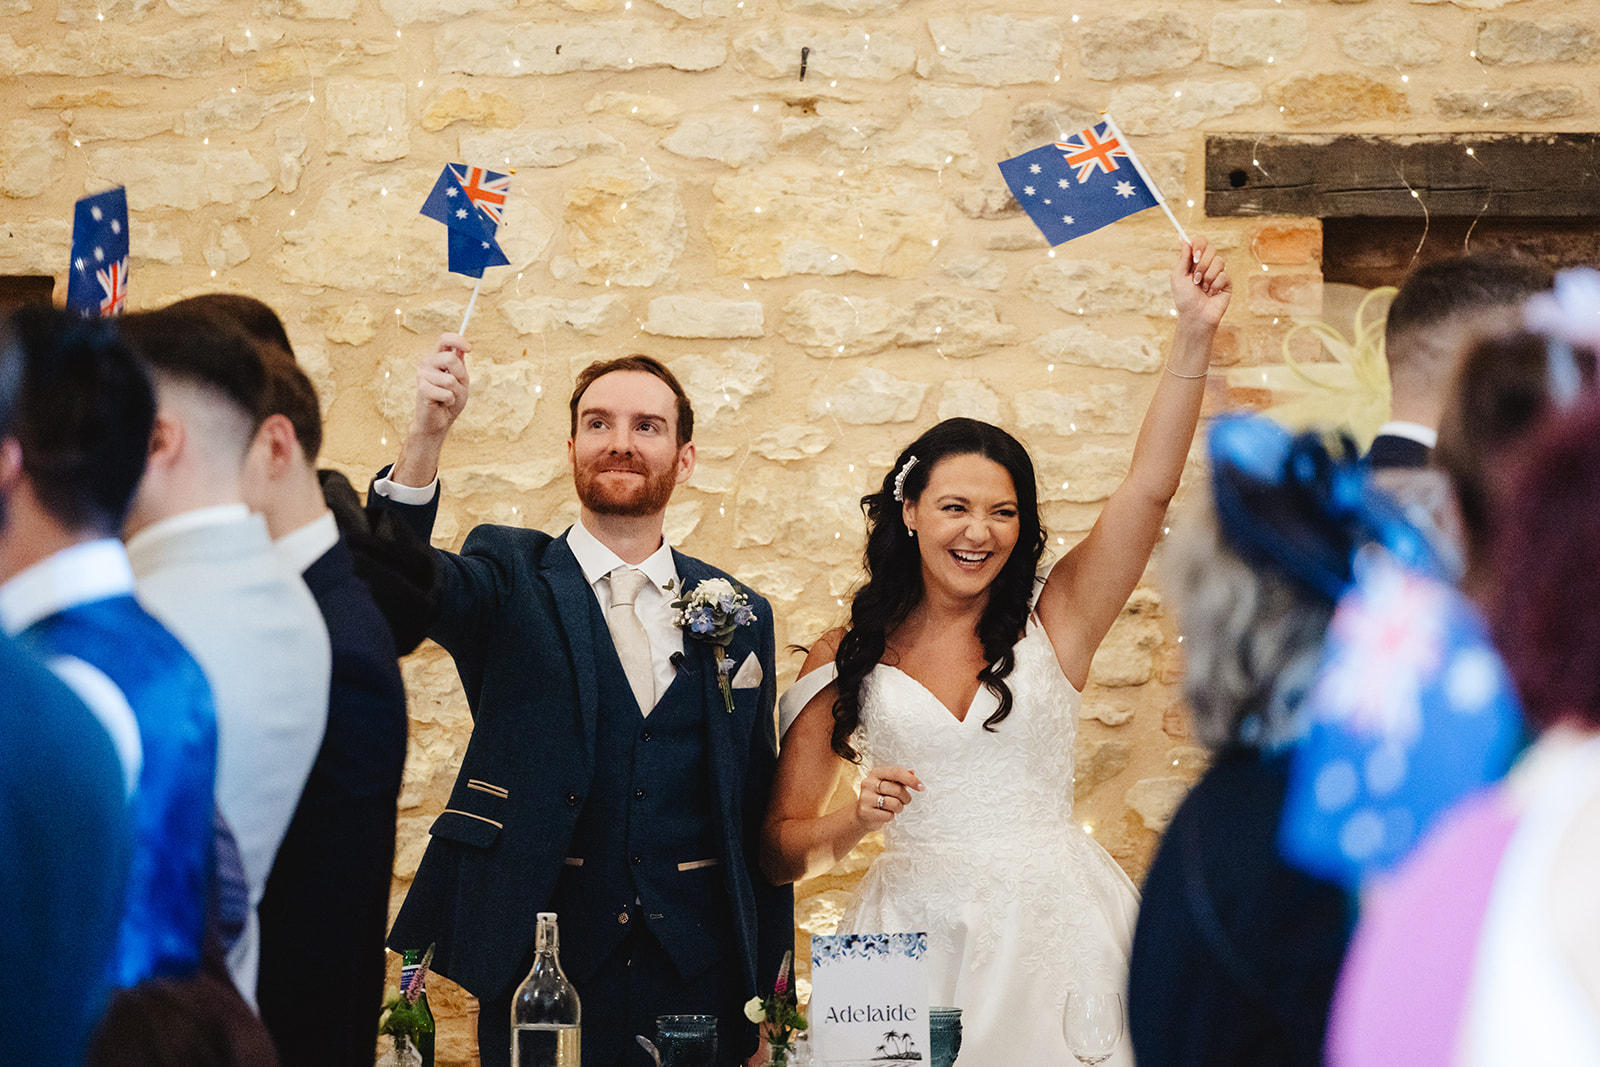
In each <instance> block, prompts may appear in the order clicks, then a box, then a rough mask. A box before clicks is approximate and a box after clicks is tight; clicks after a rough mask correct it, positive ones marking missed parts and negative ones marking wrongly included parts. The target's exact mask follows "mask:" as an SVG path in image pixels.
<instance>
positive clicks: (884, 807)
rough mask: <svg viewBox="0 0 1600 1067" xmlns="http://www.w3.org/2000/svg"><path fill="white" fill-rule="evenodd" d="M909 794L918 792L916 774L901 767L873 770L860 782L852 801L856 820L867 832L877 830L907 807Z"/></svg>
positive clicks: (919, 785) (909, 799)
mask: <svg viewBox="0 0 1600 1067" xmlns="http://www.w3.org/2000/svg"><path fill="white" fill-rule="evenodd" d="M913 791H916V792H918V793H920V792H922V780H921V779H920V778H918V777H917V772H916V771H912V770H908V769H906V768H905V767H874V768H872V769H871V770H870V771H868V772H867V776H866V777H865V778H863V779H862V780H861V792H860V793H859V794H858V795H857V797H856V819H857V820H858V821H860V822H861V823H863V824H865V825H866V826H867V827H868V828H869V829H873V830H878V829H881V828H883V827H884V826H885V825H887V824H888V823H889V821H890V820H892V819H893V818H894V817H895V816H896V815H899V814H900V813H901V812H902V811H905V810H906V805H907V804H910V803H911V794H912V792H913Z"/></svg>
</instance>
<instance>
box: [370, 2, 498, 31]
mask: <svg viewBox="0 0 1600 1067" xmlns="http://www.w3.org/2000/svg"><path fill="white" fill-rule="evenodd" d="M378 6H379V7H380V8H382V9H383V13H384V14H385V15H388V16H389V17H390V18H391V19H393V20H394V21H395V23H397V24H398V25H401V26H408V25H410V24H411V23H414V22H448V21H450V20H451V19H454V18H458V17H459V16H461V15H473V14H478V13H480V12H488V11H510V10H512V9H513V8H514V7H515V6H516V4H515V3H514V2H513V0H379V3H378Z"/></svg>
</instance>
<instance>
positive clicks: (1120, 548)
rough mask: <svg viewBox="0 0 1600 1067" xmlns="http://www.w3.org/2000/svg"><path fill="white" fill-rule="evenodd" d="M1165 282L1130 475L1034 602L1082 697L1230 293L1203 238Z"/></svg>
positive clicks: (1143, 545) (1196, 407)
mask: <svg viewBox="0 0 1600 1067" xmlns="http://www.w3.org/2000/svg"><path fill="white" fill-rule="evenodd" d="M1171 282H1172V300H1173V306H1174V307H1176V308H1177V311H1178V325H1177V333H1176V335H1175V336H1174V337H1173V341H1172V351H1171V352H1170V353H1169V354H1168V356H1167V365H1166V370H1165V371H1163V372H1162V374H1161V382H1160V383H1159V384H1158V385H1157V386H1156V392H1155V396H1154V397H1153V398H1152V399H1151V401H1150V407H1149V410H1147V411H1146V412H1145V416H1144V422H1143V424H1141V425H1140V427H1139V438H1138V441H1137V443H1135V445H1134V448H1133V461H1132V464H1131V466H1130V467H1129V470H1128V476H1127V478H1125V479H1124V480H1123V482H1122V484H1121V485H1120V486H1118V487H1117V490H1116V492H1114V493H1112V494H1111V497H1110V499H1109V500H1107V501H1106V504H1105V507H1104V508H1103V509H1101V512H1100V517H1099V518H1098V519H1097V520H1095V524H1094V527H1093V529H1091V530H1090V531H1089V534H1088V536H1086V537H1085V538H1084V539H1083V540H1082V541H1080V542H1079V543H1078V544H1077V545H1075V546H1074V547H1073V548H1072V550H1071V551H1069V552H1068V553H1067V554H1066V555H1065V556H1064V557H1063V558H1062V559H1061V560H1060V562H1058V563H1057V564H1056V565H1055V567H1054V569H1052V570H1051V572H1050V579H1049V581H1047V582H1046V583H1045V587H1044V591H1043V592H1042V593H1041V594H1040V595H1039V604H1038V612H1039V619H1040V621H1041V622H1042V623H1043V624H1044V628H1045V632H1046V633H1047V634H1049V635H1050V643H1051V644H1052V645H1054V646H1055V650H1056V658H1057V659H1058V660H1060V662H1061V669H1062V671H1063V672H1064V673H1065V674H1066V676H1067V680H1068V681H1069V682H1071V683H1072V684H1073V685H1074V686H1075V687H1076V688H1078V689H1079V690H1082V689H1083V687H1084V684H1085V683H1086V682H1087V681H1088V678H1089V663H1090V661H1091V660H1093V659H1094V653H1095V649H1096V648H1098V647H1099V645H1100V642H1101V640H1102V639H1104V637H1105V635H1106V633H1107V631H1109V630H1110V629H1111V624H1112V623H1114V622H1116V621H1117V615H1118V613H1120V612H1121V611H1122V608H1123V605H1124V604H1126V603H1127V601H1128V597H1129V595H1130V594H1132V592H1133V589H1134V586H1135V585H1137V584H1138V581H1139V576H1140V575H1141V574H1143V573H1144V568H1145V564H1146V563H1148V562H1149V559H1150V553H1151V551H1152V550H1153V549H1154V548H1155V544H1156V539H1157V537H1158V536H1160V533H1161V524H1162V522H1163V521H1164V520H1165V518H1166V512H1167V504H1168V503H1169V502H1170V501H1171V500H1172V496H1173V494H1174V493H1176V492H1177V491H1178V479H1179V477H1180V476H1181V475H1182V474H1183V464H1184V460H1185V459H1186V458H1187V456H1188V454H1189V444H1190V442H1191V441H1192V440H1193V439H1194V430H1195V424H1196V423H1197V422H1198V421H1199V418H1200V402H1201V400H1202V398H1203V396H1204V394H1205V383H1206V368H1207V366H1208V364H1209V363H1210V359H1211V342H1212V340H1213V338H1215V337H1216V333H1217V326H1218V324H1219V323H1221V321H1222V315H1223V312H1225V311H1227V310H1228V301H1229V298H1230V297H1231V295H1232V292H1233V283H1232V281H1231V280H1230V279H1229V277H1228V273H1227V270H1226V269H1225V267H1224V265H1223V262H1222V258H1221V257H1220V256H1218V255H1217V254H1216V251H1215V250H1214V249H1212V248H1211V247H1209V245H1208V244H1207V243H1206V239H1205V238H1204V237H1196V239H1195V241H1194V244H1193V246H1192V247H1191V246H1190V245H1185V246H1184V247H1183V250H1182V251H1181V252H1180V253H1179V259H1178V263H1177V264H1176V265H1175V266H1174V267H1173V269H1172V275H1171Z"/></svg>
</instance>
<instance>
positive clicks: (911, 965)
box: [808, 933, 929, 1067]
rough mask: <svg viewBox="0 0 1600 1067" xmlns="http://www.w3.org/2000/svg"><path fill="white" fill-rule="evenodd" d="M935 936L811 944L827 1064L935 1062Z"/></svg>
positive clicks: (818, 1027) (818, 1044) (818, 1032)
mask: <svg viewBox="0 0 1600 1067" xmlns="http://www.w3.org/2000/svg"><path fill="white" fill-rule="evenodd" d="M927 955H928V935H927V934H925V933H920V934H837V935H834V936H831V937H813V938H812V939H811V1005H810V1009H809V1012H808V1014H809V1015H810V1017H811V1030H810V1033H811V1048H812V1055H813V1056H814V1057H815V1058H816V1061H817V1063H818V1064H821V1065H825V1067H897V1065H903V1064H923V1065H924V1067H926V1065H927V1064H928V1062H929V1057H928V1048H929V1046H928V975H927V962H926V961H927Z"/></svg>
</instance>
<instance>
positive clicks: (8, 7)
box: [0, 0, 33, 15]
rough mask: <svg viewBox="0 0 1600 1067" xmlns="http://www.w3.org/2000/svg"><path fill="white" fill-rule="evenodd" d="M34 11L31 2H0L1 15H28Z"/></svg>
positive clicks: (14, 0)
mask: <svg viewBox="0 0 1600 1067" xmlns="http://www.w3.org/2000/svg"><path fill="white" fill-rule="evenodd" d="M32 10H33V4H32V3H31V2H30V0H0V15H26V14H27V13H28V12H30V11H32Z"/></svg>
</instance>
